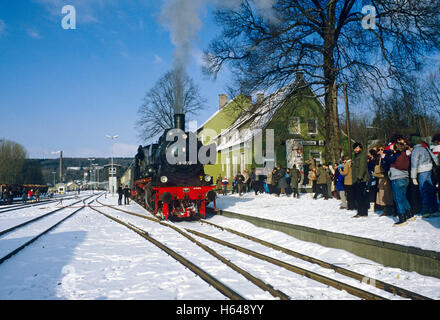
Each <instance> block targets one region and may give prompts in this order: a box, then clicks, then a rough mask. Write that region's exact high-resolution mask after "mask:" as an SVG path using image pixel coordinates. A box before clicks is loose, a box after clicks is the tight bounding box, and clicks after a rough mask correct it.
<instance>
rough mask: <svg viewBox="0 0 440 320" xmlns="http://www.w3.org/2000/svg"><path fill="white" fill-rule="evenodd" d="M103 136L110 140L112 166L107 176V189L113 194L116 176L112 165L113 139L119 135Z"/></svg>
mask: <svg viewBox="0 0 440 320" xmlns="http://www.w3.org/2000/svg"><path fill="white" fill-rule="evenodd" d="M105 137H106V138H109V139H111V140H112V167H111V171H110V176H109V189H110V191H111V193H112V196H113V195H114V194H115V188H116V179H117V177H115V176H114V173H115V172H114V170H115V169H114V167H113V140H115V139H116V138H117V137H119V135H114V136H110V135H106V136H105Z"/></svg>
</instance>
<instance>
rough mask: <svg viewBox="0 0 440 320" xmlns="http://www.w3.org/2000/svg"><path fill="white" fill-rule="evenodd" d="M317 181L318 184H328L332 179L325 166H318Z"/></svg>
mask: <svg viewBox="0 0 440 320" xmlns="http://www.w3.org/2000/svg"><path fill="white" fill-rule="evenodd" d="M316 178H317V180H316V183H317V184H326V183H327V180H329V179H330V176H329V174H328V172H327V170H325V169H324V167H322V166H320V167H318V170H317V171H316Z"/></svg>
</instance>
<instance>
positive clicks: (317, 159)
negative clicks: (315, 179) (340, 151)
mask: <svg viewBox="0 0 440 320" xmlns="http://www.w3.org/2000/svg"><path fill="white" fill-rule="evenodd" d="M310 156H311V157H312V158H313V159H315V162H316V165H318V164H319V163H321V161H322V157H321V151H314V150H312V151H310Z"/></svg>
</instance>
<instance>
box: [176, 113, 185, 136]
mask: <svg viewBox="0 0 440 320" xmlns="http://www.w3.org/2000/svg"><path fill="white" fill-rule="evenodd" d="M174 128H176V129H180V130H182V131H183V132H185V114H184V113H176V114H174Z"/></svg>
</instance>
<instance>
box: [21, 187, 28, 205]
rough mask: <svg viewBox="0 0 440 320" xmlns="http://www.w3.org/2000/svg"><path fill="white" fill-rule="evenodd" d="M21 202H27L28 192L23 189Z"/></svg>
mask: <svg viewBox="0 0 440 320" xmlns="http://www.w3.org/2000/svg"><path fill="white" fill-rule="evenodd" d="M21 201H22V202H23V203H26V202H27V191H26V189H23V193H22V194H21Z"/></svg>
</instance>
